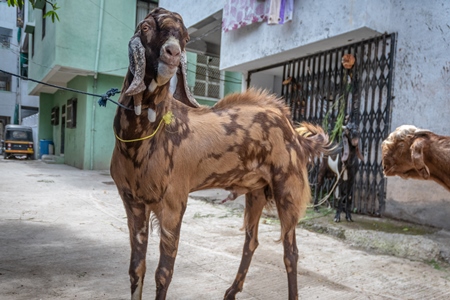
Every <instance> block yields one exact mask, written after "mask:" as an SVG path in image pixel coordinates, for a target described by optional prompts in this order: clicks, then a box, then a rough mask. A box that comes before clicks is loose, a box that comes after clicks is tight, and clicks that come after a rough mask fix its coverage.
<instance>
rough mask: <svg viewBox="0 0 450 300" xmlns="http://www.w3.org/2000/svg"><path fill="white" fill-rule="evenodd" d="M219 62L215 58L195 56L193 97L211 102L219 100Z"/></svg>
mask: <svg viewBox="0 0 450 300" xmlns="http://www.w3.org/2000/svg"><path fill="white" fill-rule="evenodd" d="M219 65H220V60H219V58H217V57H211V56H206V55H200V54H198V55H197V67H196V68H197V69H196V77H195V86H194V96H195V97H198V98H207V99H211V100H218V99H220V96H221V95H220V75H221V74H220V70H219Z"/></svg>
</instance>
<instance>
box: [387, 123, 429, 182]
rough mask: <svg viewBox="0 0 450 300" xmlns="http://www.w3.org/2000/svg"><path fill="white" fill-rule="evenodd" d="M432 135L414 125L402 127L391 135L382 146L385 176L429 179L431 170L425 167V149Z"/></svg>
mask: <svg viewBox="0 0 450 300" xmlns="http://www.w3.org/2000/svg"><path fill="white" fill-rule="evenodd" d="M430 133H431V132H430V131H429V130H424V129H419V128H417V127H415V126H412V125H402V126H400V127H398V128H397V129H395V131H393V132H392V133H391V134H389V136H388V137H387V139H385V140H384V141H383V143H382V144H381V152H382V162H383V173H384V175H385V176H395V175H398V176H400V177H402V178H404V179H407V178H418V179H428V178H429V177H430V170H429V169H428V167H427V166H426V165H425V161H424V157H423V148H424V146H426V142H425V141H426V140H427V139H428V137H427V136H428V135H429V134H430Z"/></svg>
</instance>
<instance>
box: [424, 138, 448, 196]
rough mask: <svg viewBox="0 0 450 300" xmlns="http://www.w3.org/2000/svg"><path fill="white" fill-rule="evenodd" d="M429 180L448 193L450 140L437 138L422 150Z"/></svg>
mask: <svg viewBox="0 0 450 300" xmlns="http://www.w3.org/2000/svg"><path fill="white" fill-rule="evenodd" d="M423 154H424V159H425V164H426V165H427V166H428V168H429V170H430V176H431V178H432V179H433V180H434V181H436V182H438V183H439V184H441V185H442V186H444V187H445V188H446V189H447V190H449V191H450V138H447V137H442V138H438V139H436V140H434V141H432V142H431V143H430V145H429V146H428V147H427V148H426V149H424V153H423Z"/></svg>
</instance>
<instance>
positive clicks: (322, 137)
mask: <svg viewBox="0 0 450 300" xmlns="http://www.w3.org/2000/svg"><path fill="white" fill-rule="evenodd" d="M295 131H297V133H298V134H299V142H300V144H301V145H302V147H303V149H305V150H306V151H307V152H308V154H309V156H310V159H311V160H313V159H314V158H315V157H321V156H322V154H325V155H327V154H329V153H330V152H331V151H332V150H333V148H334V147H333V145H332V143H331V142H330V139H329V137H328V134H327V133H325V131H324V130H323V128H322V127H320V126H319V125H313V124H311V123H307V122H303V123H300V125H299V127H297V128H295Z"/></svg>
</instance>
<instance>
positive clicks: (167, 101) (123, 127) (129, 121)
mask: <svg viewBox="0 0 450 300" xmlns="http://www.w3.org/2000/svg"><path fill="white" fill-rule="evenodd" d="M171 100H172V95H171V94H170V92H169V89H168V85H167V86H163V87H158V88H157V89H156V90H155V91H154V92H153V93H151V94H150V93H148V94H147V92H145V94H144V101H143V103H142V113H141V114H140V115H136V114H135V112H134V110H133V109H132V107H133V98H132V97H127V96H124V99H121V101H120V102H121V103H122V104H123V105H124V106H126V107H128V108H129V109H125V108H123V107H119V108H118V109H117V112H116V116H115V119H114V131H115V133H116V135H117V136H118V137H120V138H121V139H124V140H132V139H138V138H143V137H145V136H148V135H149V134H151V133H152V132H154V131H155V130H156V128H158V125H159V124H160V123H161V120H162V118H163V116H164V115H165V114H166V113H167V112H168V111H170V110H171V106H172V101H171ZM156 103H157V104H156ZM149 109H152V110H153V111H154V112H155V114H156V119H155V120H154V121H153V122H152V121H150V120H149V117H148V114H149V112H148V110H149Z"/></svg>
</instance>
